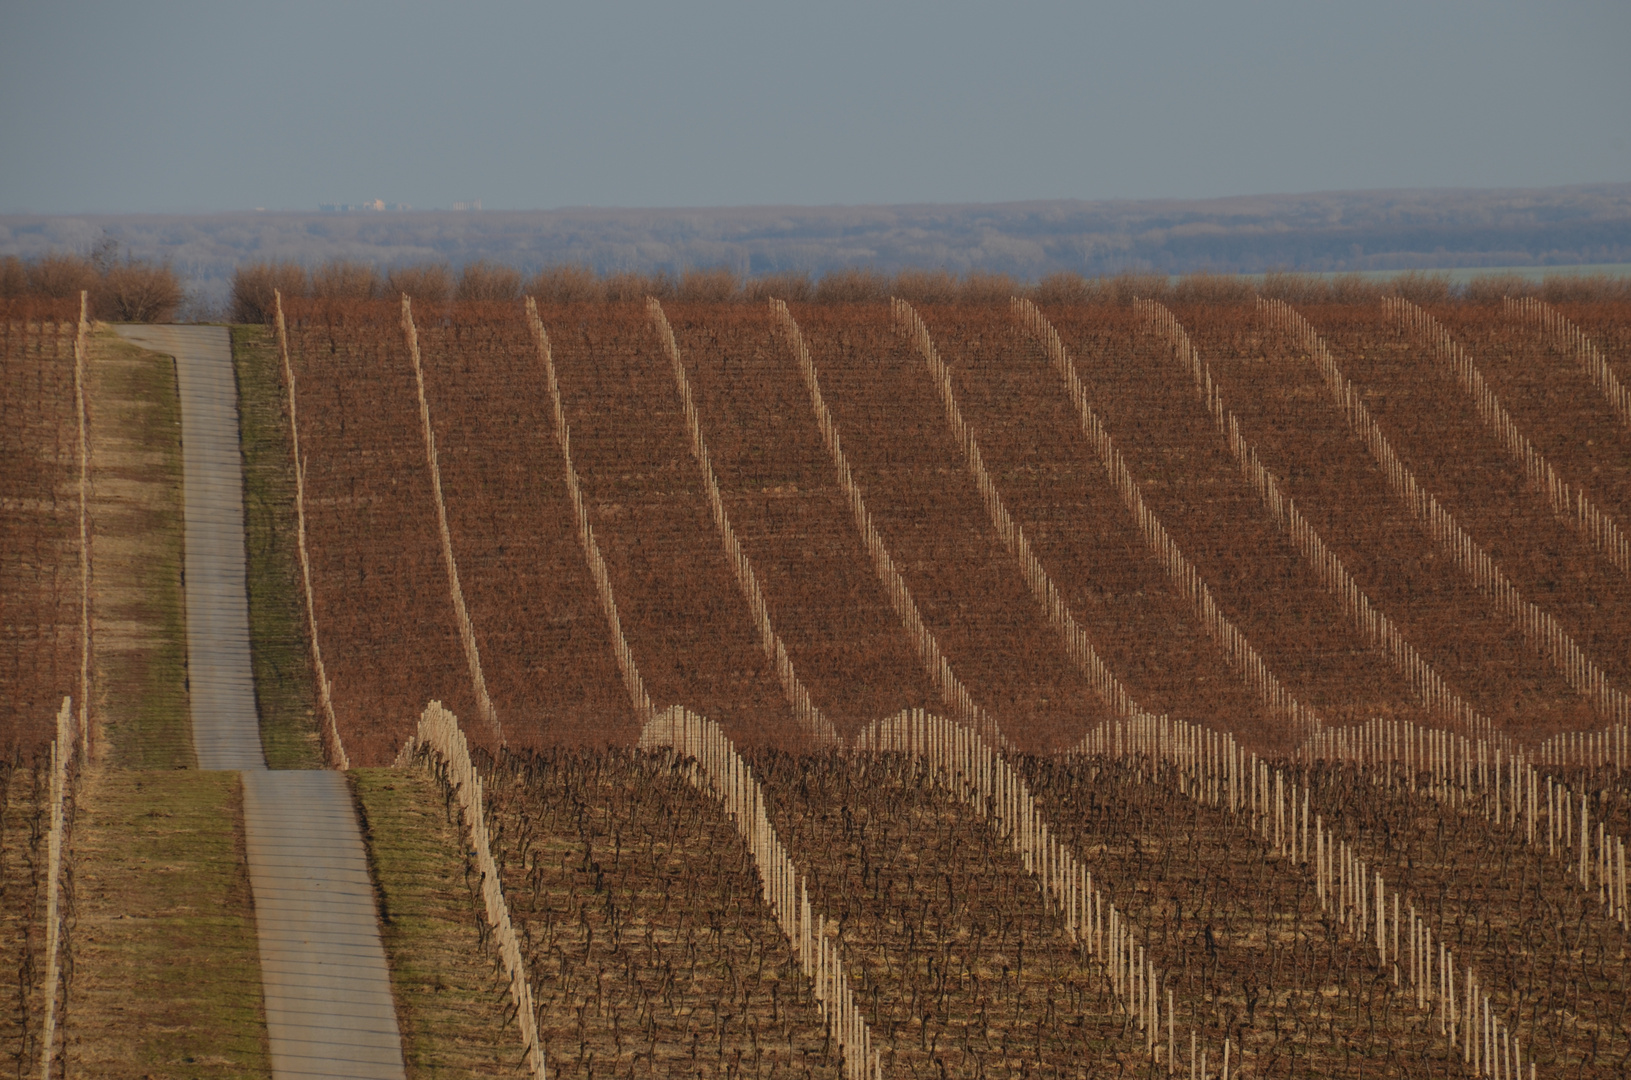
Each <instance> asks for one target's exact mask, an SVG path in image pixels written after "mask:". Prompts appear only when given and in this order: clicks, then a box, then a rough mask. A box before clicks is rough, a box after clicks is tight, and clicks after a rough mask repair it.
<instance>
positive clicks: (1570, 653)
mask: <svg viewBox="0 0 1631 1080" xmlns="http://www.w3.org/2000/svg"><path fill="white" fill-rule="evenodd" d="M1257 303H1258V308H1259V310H1260V311H1262V312H1263V314H1264V316H1265V317H1266V319H1267V321H1268V323H1269V325H1270V326H1272V327H1275V328H1276V329H1279V330H1283V331H1285V332H1287V333H1289V334H1290V335H1292V337H1293V338H1294V339H1295V340H1296V341H1297V343H1298V345H1299V346H1300V347H1301V348H1303V349H1304V350H1305V351H1307V352H1308V353H1309V355H1310V356H1311V357H1312V359H1313V362H1314V366H1315V368H1316V370H1318V372H1319V374H1320V377H1321V379H1322V380H1323V381H1324V382H1325V386H1326V389H1327V390H1328V391H1329V392H1330V394H1331V396H1332V398H1333V399H1334V400H1335V402H1336V405H1337V407H1338V408H1339V409H1340V410H1341V411H1342V414H1343V416H1344V417H1345V418H1346V420H1347V422H1348V426H1349V427H1350V428H1351V429H1352V430H1353V432H1354V434H1355V435H1357V436H1358V437H1359V439H1360V441H1361V442H1363V443H1364V444H1365V448H1366V449H1367V450H1368V451H1369V452H1370V455H1371V458H1372V459H1373V460H1374V461H1375V462H1376V464H1377V466H1378V467H1380V468H1381V470H1382V473H1383V475H1384V476H1385V477H1386V478H1387V484H1388V487H1389V488H1390V489H1391V490H1392V491H1393V493H1394V494H1395V495H1396V496H1397V497H1398V498H1399V500H1400V501H1401V502H1402V503H1403V504H1404V506H1405V508H1406V509H1408V510H1409V511H1410V513H1411V515H1412V516H1414V517H1415V518H1416V520H1417V521H1418V522H1419V523H1420V524H1421V526H1422V528H1423V529H1424V530H1425V531H1426V533H1427V535H1428V536H1429V537H1430V538H1431V539H1432V540H1433V542H1434V543H1436V544H1437V545H1438V546H1439V548H1440V549H1441V550H1442V551H1443V552H1444V553H1445V554H1446V555H1448V556H1449V557H1450V559H1451V561H1453V562H1454V563H1455V565H1456V566H1457V567H1459V568H1460V569H1461V571H1462V572H1463V573H1465V574H1466V575H1467V576H1468V577H1469V578H1471V579H1472V582H1473V585H1474V586H1475V587H1476V588H1477V589H1478V590H1479V591H1480V592H1482V593H1484V594H1485V596H1487V597H1488V598H1489V599H1490V601H1491V602H1492V604H1493V605H1494V607H1495V610H1496V611H1498V612H1500V613H1501V614H1502V615H1505V616H1507V617H1508V618H1510V619H1512V620H1513V621H1514V622H1516V623H1517V625H1518V627H1519V628H1520V630H1521V631H1522V633H1523V636H1524V639H1525V640H1526V641H1528V642H1529V643H1530V646H1531V647H1532V648H1533V649H1534V650H1535V651H1536V652H1537V653H1538V654H1539V655H1541V656H1543V657H1545V658H1546V659H1547V660H1550V661H1551V662H1552V664H1553V666H1554V667H1555V668H1556V669H1557V670H1558V672H1559V673H1560V674H1561V675H1562V676H1563V678H1564V680H1565V681H1566V682H1567V683H1568V684H1569V686H1570V687H1571V688H1573V689H1574V690H1576V691H1578V692H1580V694H1581V695H1582V696H1584V697H1585V698H1586V699H1587V700H1588V701H1590V702H1591V704H1592V707H1593V708H1595V709H1596V710H1597V711H1598V712H1599V713H1600V714H1601V715H1603V716H1604V717H1605V718H1607V719H1608V720H1609V721H1610V722H1611V723H1616V724H1618V723H1625V722H1627V721H1628V720H1631V698H1627V696H1626V695H1625V694H1624V693H1622V692H1621V691H1620V690H1618V689H1616V688H1615V687H1613V686H1610V685H1609V683H1608V678H1607V676H1606V674H1605V673H1604V672H1603V670H1602V668H1600V667H1598V666H1597V664H1596V663H1595V662H1594V661H1593V660H1592V659H1591V658H1590V657H1588V656H1587V655H1586V653H1585V651H1584V650H1583V649H1581V648H1580V646H1579V645H1578V644H1577V643H1576V642H1575V640H1574V638H1573V637H1571V636H1570V635H1569V634H1568V633H1567V632H1566V631H1565V630H1564V629H1563V627H1562V625H1561V624H1560V623H1559V622H1558V621H1557V619H1556V618H1555V617H1554V616H1553V615H1552V614H1551V613H1550V612H1547V611H1544V610H1542V609H1541V608H1540V607H1539V606H1537V605H1536V604H1534V603H1532V602H1530V601H1529V600H1526V599H1524V597H1523V595H1522V593H1520V592H1519V591H1518V588H1517V586H1516V585H1514V584H1513V583H1512V580H1511V579H1510V578H1508V577H1507V576H1506V572H1505V571H1503V570H1502V569H1501V568H1500V566H1499V565H1498V564H1497V563H1496V562H1495V560H1494V558H1492V557H1491V556H1490V554H1489V552H1487V551H1485V550H1484V548H1483V547H1482V546H1480V545H1479V544H1478V543H1477V542H1476V541H1475V540H1473V538H1472V537H1471V536H1470V535H1469V534H1468V533H1467V531H1466V530H1465V529H1464V528H1462V526H1461V523H1460V522H1459V521H1457V520H1456V518H1455V515H1454V514H1452V513H1451V512H1450V511H1449V510H1447V509H1445V508H1444V507H1443V506H1442V505H1441V504H1440V503H1439V501H1438V499H1437V498H1435V497H1434V496H1433V495H1432V494H1431V493H1430V492H1428V491H1426V490H1425V489H1423V488H1422V486H1421V484H1420V483H1419V482H1418V481H1417V479H1416V474H1415V472H1414V471H1412V470H1411V469H1410V467H1409V466H1407V465H1406V464H1405V463H1404V460H1403V459H1402V458H1401V457H1400V456H1399V454H1398V452H1397V451H1395V450H1394V448H1393V444H1392V443H1391V442H1390V441H1389V440H1388V438H1387V436H1386V435H1385V434H1383V432H1382V428H1381V425H1379V424H1378V423H1377V422H1376V420H1375V419H1374V418H1373V417H1372V416H1371V413H1370V409H1369V408H1368V407H1367V406H1366V405H1365V402H1364V398H1363V396H1362V395H1361V394H1360V392H1359V390H1358V389H1357V388H1356V387H1355V386H1354V385H1353V383H1351V382H1349V381H1348V380H1347V379H1346V378H1345V377H1344V376H1343V374H1342V370H1341V368H1339V367H1338V366H1337V363H1336V360H1335V358H1334V357H1332V356H1331V352H1330V350H1329V349H1328V348H1327V347H1326V345H1325V341H1324V339H1322V338H1321V337H1320V335H1319V334H1318V332H1317V331H1315V329H1314V328H1313V326H1311V325H1310V324H1309V322H1308V320H1307V319H1305V318H1303V317H1302V315H1300V314H1299V313H1298V312H1297V311H1296V309H1294V308H1293V307H1291V305H1289V304H1287V303H1285V302H1284V301H1282V300H1264V299H1262V298H1261V297H1259V298H1258V301H1257Z"/></svg>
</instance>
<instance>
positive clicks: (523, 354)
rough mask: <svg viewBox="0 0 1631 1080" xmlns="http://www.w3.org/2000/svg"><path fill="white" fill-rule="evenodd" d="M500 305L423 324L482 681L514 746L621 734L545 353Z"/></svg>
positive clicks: (623, 704)
mask: <svg viewBox="0 0 1631 1080" xmlns="http://www.w3.org/2000/svg"><path fill="white" fill-rule="evenodd" d="M506 315H508V316H509V317H508V318H497V319H492V318H489V319H479V320H474V321H469V322H466V321H462V320H460V321H451V322H447V323H440V324H431V325H427V326H426V327H424V328H423V329H421V331H420V335H419V340H420V349H421V352H422V355H423V357H424V365H425V393H426V395H427V399H428V400H429V401H430V407H431V417H432V421H433V424H434V428H435V431H436V446H437V457H438V460H439V462H440V464H441V470H442V493H443V498H444V499H445V500H446V502H447V511H448V525H449V530H450V531H451V533H452V535H453V550H454V552H455V554H456V556H457V558H458V563H459V580H460V585H461V588H462V589H463V591H464V596H465V603H466V604H467V605H468V608H469V611H470V618H471V620H472V622H473V623H474V625H475V629H476V639H477V641H478V642H479V644H480V649H481V662H482V672H483V675H484V677H485V679H486V682H487V690H488V693H489V695H490V696H491V697H492V699H493V705H494V708H495V709H497V711H498V716H499V720H500V722H501V723H502V724H503V726H504V734H505V738H506V739H507V740H508V741H509V742H510V744H511V745H516V746H539V745H546V744H550V743H592V744H605V743H607V742H614V743H615V742H627V741H630V740H632V738H633V737H634V735H635V733H636V732H635V723H634V716H633V712H632V710H631V708H630V705H629V699H628V695H627V694H626V693H624V691H623V686H622V683H621V682H620V680H619V675H618V672H617V666H616V659H615V657H614V655H613V652H612V646H611V638H610V634H609V632H608V630H607V626H606V619H605V617H604V616H603V615H602V614H601V609H600V602H599V600H598V598H597V597H596V595H595V591H594V583H593V581H592V579H591V578H590V577H589V572H588V567H587V564H586V563H585V561H584V555H583V548H582V546H581V545H580V544H579V542H578V536H577V529H576V528H575V526H574V523H573V521H572V512H571V503H570V501H569V500H568V498H567V493H566V475H565V465H564V462H563V460H562V458H561V453H560V448H559V445H558V444H557V443H556V441H555V433H554V428H553V425H552V423H551V421H550V405H549V393H548V389H547V387H546V386H545V384H544V379H543V374H542V372H543V363H542V361H540V360H539V358H538V354H537V351H536V349H535V347H534V345H533V341H532V335H531V332H530V331H529V330H528V328H527V326H526V324H525V323H524V322H522V321H521V319H520V318H518V317H516V316H517V313H516V312H515V311H514V310H513V309H507V311H506ZM466 727H467V730H473V731H474V732H475V733H476V734H477V735H478V736H483V735H485V733H484V732H480V731H479V727H480V725H477V724H467V725H466Z"/></svg>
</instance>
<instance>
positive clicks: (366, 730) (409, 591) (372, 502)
mask: <svg viewBox="0 0 1631 1080" xmlns="http://www.w3.org/2000/svg"><path fill="white" fill-rule="evenodd" d="M388 307H389V306H387V309H388ZM375 315H376V317H377V321H366V322H361V323H343V324H339V325H331V324H328V323H326V322H324V321H318V320H313V321H311V322H307V321H304V320H301V319H296V320H294V321H293V322H291V323H290V326H289V338H290V341H289V349H290V355H291V361H292V363H293V365H294V369H295V385H296V387H297V388H298V402H297V404H298V407H299V416H300V440H301V449H302V451H303V452H304V453H305V454H306V456H307V461H308V465H307V473H306V535H307V544H308V547H309V550H310V558H311V567H312V590H313V594H314V598H315V606H316V610H317V633H318V640H319V642H320V644H321V647H322V650H323V662H324V665H325V666H326V667H327V669H328V676H329V680H330V681H331V682H332V683H333V684H334V709H335V714H336V719H337V721H338V723H339V728H340V738H341V741H342V742H343V743H344V744H345V748H346V752H347V753H348V754H349V755H350V758H351V761H352V763H353V764H356V765H380V764H388V763H389V762H390V761H391V760H392V759H394V758H395V756H396V753H397V751H398V750H399V749H400V748H401V746H402V744H403V742H404V741H406V739H407V737H408V735H409V734H410V733H411V732H412V731H413V729H414V725H415V724H416V723H417V722H418V718H419V713H420V712H421V711H422V710H423V709H424V707H425V704H426V703H427V702H428V701H430V700H431V699H433V698H434V699H438V700H440V701H441V702H442V703H443V704H444V705H446V706H447V707H448V708H449V709H451V710H453V712H454V713H456V714H457V715H459V716H460V717H465V718H469V719H471V720H475V718H476V711H475V699H474V692H473V691H472V689H471V683H470V670H469V667H468V666H467V665H466V663H465V659H464V650H463V648H462V647H461V646H460V644H459V635H458V630H457V628H456V626H455V623H454V617H453V601H452V597H451V594H450V593H449V591H448V584H447V571H446V569H445V567H444V564H443V561H442V549H441V542H440V540H439V539H438V537H437V527H436V506H435V503H434V502H433V501H432V495H431V486H430V476H429V470H428V468H427V467H426V462H425V444H424V438H423V436H422V435H421V429H420V423H419V399H418V395H417V392H416V391H415V389H414V378H413V365H412V362H411V361H410V360H409V358H408V354H407V348H406V345H405V343H404V339H403V335H402V331H401V329H400V327H399V326H398V325H397V324H396V323H395V322H394V321H393V320H392V319H391V318H390V315H391V311H390V310H382V311H379V312H377V313H375ZM471 728H472V730H473V731H477V732H478V733H479V727H478V726H477V725H475V724H472V726H471Z"/></svg>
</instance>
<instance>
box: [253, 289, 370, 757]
mask: <svg viewBox="0 0 1631 1080" xmlns="http://www.w3.org/2000/svg"><path fill="white" fill-rule="evenodd" d="M272 301H273V303H274V304H275V305H276V314H277V342H278V354H279V356H281V358H282V360H283V386H284V391H285V393H286V400H287V403H288V411H289V452H290V454H291V455H292V456H293V457H294V514H295V546H296V549H297V550H298V552H299V554H300V584H301V592H302V593H303V594H304V596H305V600H306V632H307V634H308V635H309V636H310V638H311V663H312V673H313V674H314V675H315V676H316V679H317V703H318V705H319V706H320V707H321V708H322V710H323V728H322V732H323V750H324V755H325V756H326V757H327V758H328V763H329V764H330V765H332V766H333V767H335V768H336V769H349V768H351V759H350V758H348V757H346V752H345V744H344V743H343V742H341V740H340V726H339V723H338V722H337V721H336V720H335V717H334V687H333V685H332V684H331V683H330V682H329V680H328V671H327V669H326V668H324V666H323V648H322V644H321V642H320V641H319V640H318V636H317V604H316V600H315V599H314V597H313V595H312V585H311V558H310V556H309V555H308V554H307V551H306V458H305V455H303V454H302V453H301V451H300V423H299V419H298V415H297V413H296V410H295V379H294V367H293V365H292V364H290V362H289V331H288V327H287V326H286V325H285V324H284V321H283V293H282V292H280V291H278V290H276V289H274V290H273V291H272Z"/></svg>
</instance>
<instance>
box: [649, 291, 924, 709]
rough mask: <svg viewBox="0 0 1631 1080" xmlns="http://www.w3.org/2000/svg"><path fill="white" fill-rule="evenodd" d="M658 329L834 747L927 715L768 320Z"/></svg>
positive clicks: (703, 320) (749, 313) (728, 315)
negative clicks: (884, 722)
mask: <svg viewBox="0 0 1631 1080" xmlns="http://www.w3.org/2000/svg"><path fill="white" fill-rule="evenodd" d="M667 315H668V319H669V322H670V324H671V325H672V326H673V328H674V334H675V337H676V339H677V340H678V342H679V346H680V352H681V356H682V357H683V359H684V361H685V364H686V367H687V372H688V377H689V378H690V380H691V385H692V393H693V394H694V395H695V397H696V401H697V408H698V410H699V411H700V413H701V415H702V425H703V436H704V438H706V440H707V442H708V452H709V454H710V456H711V457H712V459H713V466H714V472H715V473H716V475H717V476H718V480H719V485H720V489H721V492H722V494H723V495H724V498H725V505H726V509H727V511H728V512H729V513H730V516H731V522H732V526H733V527H734V528H735V530H736V533H737V536H738V538H739V539H740V540H741V541H742V543H743V544H744V545H745V546H746V549H747V552H748V557H749V558H750V559H751V560H752V561H753V567H754V572H755V573H756V574H757V575H758V577H759V583H760V588H761V589H763V590H764V593H765V597H766V599H767V601H768V603H769V604H770V609H771V621H772V624H773V625H774V626H775V627H776V630H777V632H778V633H779V634H780V635H781V636H782V638H783V641H784V642H785V644H786V646H787V649H788V653H789V655H790V656H791V657H792V660H793V665H794V669H795V670H796V671H797V672H798V673H799V676H800V678H801V679H803V680H804V682H805V683H806V684H807V685H808V686H809V687H810V688H811V693H812V694H813V695H814V697H815V700H816V703H817V704H818V705H819V706H820V707H821V708H822V709H823V710H825V711H826V712H827V714H828V719H830V720H831V721H833V723H834V724H835V725H836V726H837V728H838V730H839V732H840V733H841V734H842V735H844V736H845V737H848V736H850V735H851V734H853V733H854V732H855V731H856V730H858V729H859V728H860V727H862V726H863V725H865V724H866V723H868V722H870V721H872V720H876V719H878V718H880V717H885V716H892V715H894V714H895V713H898V712H900V711H901V710H902V709H909V708H917V707H922V706H930V707H933V706H934V705H935V704H936V700H935V698H934V696H933V690H932V689H931V687H930V686H929V685H928V681H927V679H926V678H925V676H924V675H923V670H922V666H921V665H920V664H919V663H918V659H917V656H916V655H915V653H914V652H913V651H912V648H911V645H910V643H909V642H908V641H907V638H906V633H905V631H904V630H903V629H902V627H901V623H900V619H899V618H898V617H897V616H896V615H895V613H894V612H893V611H892V610H891V609H890V607H889V603H888V599H887V598H886V596H885V594H884V593H883V590H882V587H881V586H880V585H879V583H878V578H877V575H876V574H875V573H874V572H873V569H872V562H871V560H870V559H869V558H868V556H867V554H866V549H865V548H864V547H863V546H862V544H861V539H860V534H859V533H858V532H857V531H856V529H855V521H854V518H853V516H852V515H851V513H850V509H849V504H848V503H847V502H846V501H845V499H844V497H843V494H842V492H841V491H840V490H839V487H838V478H837V474H836V473H835V472H834V470H833V467H832V462H831V460H830V459H829V458H828V456H827V451H826V448H825V447H823V446H822V444H821V433H820V431H819V429H818V428H817V427H816V424H815V414H814V413H813V412H812V411H811V408H810V397H809V393H808V392H807V391H806V389H805V386H804V381H803V379H802V378H801V377H800V376H799V372H798V367H797V365H796V363H795V361H794V358H793V356H792V354H791V353H790V352H789V350H788V349H787V346H786V344H785V342H783V341H782V340H781V339H780V337H779V335H777V334H776V332H775V330H774V327H773V324H772V322H771V316H770V312H769V310H768V309H767V308H761V307H759V306H757V305H755V306H752V307H743V308H739V309H734V310H732V309H720V308H717V307H712V308H708V307H692V306H687V305H678V304H674V305H668V310H667Z"/></svg>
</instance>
